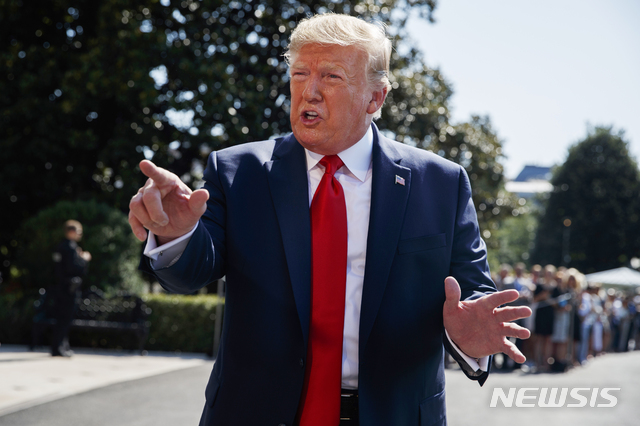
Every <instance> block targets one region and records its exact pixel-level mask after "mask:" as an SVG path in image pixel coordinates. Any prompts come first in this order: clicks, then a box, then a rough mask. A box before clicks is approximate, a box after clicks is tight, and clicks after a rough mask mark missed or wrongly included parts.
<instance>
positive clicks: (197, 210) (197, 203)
mask: <svg viewBox="0 0 640 426" xmlns="http://www.w3.org/2000/svg"><path fill="white" fill-rule="evenodd" d="M208 199H209V192H208V191H207V190H206V189H198V190H196V191H193V192H192V193H191V195H190V197H189V208H190V209H191V211H192V212H193V213H194V214H196V215H198V217H200V216H202V215H203V214H204V212H205V211H206V210H207V200H208Z"/></svg>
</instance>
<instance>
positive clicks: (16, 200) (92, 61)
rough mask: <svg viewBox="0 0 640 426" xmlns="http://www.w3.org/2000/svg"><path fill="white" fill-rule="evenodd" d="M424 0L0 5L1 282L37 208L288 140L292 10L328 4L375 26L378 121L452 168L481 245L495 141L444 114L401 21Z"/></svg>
mask: <svg viewBox="0 0 640 426" xmlns="http://www.w3.org/2000/svg"><path fill="white" fill-rule="evenodd" d="M435 6H436V1H435V0H408V1H398V0H377V1H374V0H363V1H362V0H360V1H353V2H350V1H345V2H334V1H329V0H325V1H297V0H270V1H268V2H257V1H246V2H238V1H234V0H202V1H196V0H183V1H180V2H178V1H175V0H174V1H173V2H172V1H170V0H126V1H125V0H104V1H101V2H95V1H89V0H58V1H56V2H50V1H45V0H33V1H29V2H26V1H22V0H0V21H1V22H2V24H3V25H0V35H1V36H2V38H1V39H0V40H2V42H1V43H2V45H1V46H2V47H1V48H0V140H1V141H2V144H3V146H2V147H3V149H2V150H0V197H2V199H3V200H5V202H7V201H8V203H9V205H10V209H8V210H7V213H6V214H7V218H6V219H5V221H3V223H2V224H0V255H2V258H3V263H2V265H1V267H2V272H3V275H4V276H6V275H7V269H8V268H9V266H10V265H11V262H13V260H14V257H15V251H16V248H17V247H18V246H19V245H20V244H23V242H21V241H19V240H18V239H17V238H16V234H15V229H16V228H17V227H18V225H19V224H20V223H22V222H23V221H25V220H26V219H28V218H29V217H32V216H33V215H34V214H36V213H37V212H38V211H39V210H40V209H42V208H44V207H46V206H50V205H52V204H54V203H55V202H57V201H60V200H75V199H81V200H86V199H97V200H99V201H102V202H106V203H108V204H110V205H112V206H114V207H116V208H119V209H121V210H122V211H126V210H127V206H128V202H129V199H130V197H131V195H132V194H134V193H135V191H136V190H137V188H138V187H139V185H140V184H141V183H142V181H143V176H142V175H141V174H140V172H139V170H138V168H137V164H138V162H139V161H140V160H141V159H143V158H145V157H146V158H152V159H153V161H154V162H156V163H157V164H159V165H160V166H163V167H166V168H169V169H170V170H171V171H173V172H175V173H176V174H178V175H179V176H181V177H182V178H183V180H185V181H186V182H191V184H192V185H193V186H196V185H197V184H198V180H199V178H200V177H201V172H202V167H203V166H204V161H205V159H206V157H207V155H208V154H209V153H210V152H211V151H212V150H214V149H221V148H224V147H227V146H230V145H233V144H237V143H243V142H246V141H250V140H261V139H268V138H271V137H273V136H275V135H280V134H284V133H287V132H288V131H289V130H290V125H289V117H288V107H289V98H288V93H289V92H288V78H289V77H288V75H287V72H286V70H287V67H286V64H285V63H284V61H283V56H282V54H283V52H284V49H285V47H286V44H287V40H288V36H289V34H290V33H291V31H292V29H293V28H295V25H296V23H297V22H298V21H299V20H300V19H302V18H303V17H305V16H307V15H309V14H311V13H319V12H320V13H321V12H326V11H333V12H336V13H348V14H352V15H360V16H363V17H364V18H365V19H376V20H379V21H381V22H384V23H386V24H387V25H388V28H389V31H390V34H391V35H392V37H393V39H394V45H395V46H396V49H395V51H394V54H393V58H392V66H391V68H392V70H393V75H392V76H391V80H392V83H393V87H394V88H393V90H392V92H391V95H390V96H389V99H388V100H387V102H386V104H385V106H384V111H383V118H382V119H381V120H379V122H378V125H379V127H380V128H381V129H385V131H387V132H388V133H390V134H391V135H393V136H394V137H396V138H397V139H398V140H401V141H404V142H405V143H410V144H415V145H416V146H420V147H422V148H427V149H433V150H434V151H435V152H438V153H440V154H441V155H443V156H445V157H447V158H451V159H453V160H454V161H461V162H462V163H463V165H464V166H465V168H466V169H467V171H468V172H469V174H470V177H471V179H472V184H473V186H474V201H475V202H476V205H477V206H479V208H480V209H481V210H480V216H479V219H480V223H481V227H482V229H483V230H484V235H485V238H489V237H490V232H491V230H493V229H495V228H496V226H497V219H498V218H500V217H503V215H507V216H508V215H510V214H511V213H512V212H513V206H512V204H513V202H512V201H510V200H508V198H507V197H506V196H505V195H504V193H503V192H500V191H501V187H502V181H503V175H502V166H501V165H500V160H501V158H502V154H501V146H500V142H499V140H498V139H497V137H496V135H495V133H494V132H493V130H492V129H491V126H490V123H489V120H488V118H472V120H471V121H470V122H469V123H462V124H457V125H456V124H452V123H450V122H449V115H448V114H449V113H448V110H449V108H448V102H449V98H450V96H451V90H450V89H449V87H448V84H447V82H446V81H445V79H444V78H443V76H442V75H441V74H440V72H439V71H438V70H434V69H430V68H429V67H427V66H426V65H425V63H424V60H423V58H422V56H421V55H420V54H419V52H418V51H417V49H415V48H414V47H413V46H412V45H411V42H410V40H409V38H408V36H407V33H406V30H405V28H406V25H405V24H406V22H407V20H408V18H409V16H410V14H414V15H415V14H419V15H420V16H422V17H423V18H426V19H428V20H432V19H433V11H434V9H435ZM27 176H28V178H27ZM483 206H484V210H482V208H483ZM487 232H488V233H487ZM489 242H490V241H489Z"/></svg>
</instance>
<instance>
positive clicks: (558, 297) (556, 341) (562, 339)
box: [551, 271, 572, 363]
mask: <svg viewBox="0 0 640 426" xmlns="http://www.w3.org/2000/svg"><path fill="white" fill-rule="evenodd" d="M567 280H568V274H566V273H564V272H560V271H558V272H556V275H555V282H556V285H555V286H554V288H553V291H552V292H551V299H552V300H553V304H552V306H553V309H554V312H553V333H552V335H551V343H552V346H553V359H554V360H555V361H557V362H560V363H564V362H565V361H567V360H568V359H570V358H571V356H570V354H568V353H567V342H568V341H569V332H570V327H571V296H572V295H571V290H570V288H569V284H568V281H567Z"/></svg>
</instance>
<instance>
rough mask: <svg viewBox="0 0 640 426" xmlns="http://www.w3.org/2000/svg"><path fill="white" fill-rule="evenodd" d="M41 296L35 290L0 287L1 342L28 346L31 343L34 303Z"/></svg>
mask: <svg viewBox="0 0 640 426" xmlns="http://www.w3.org/2000/svg"><path fill="white" fill-rule="evenodd" d="M39 296H40V295H39V294H38V293H37V291H35V289H26V290H25V289H24V288H21V287H20V286H18V285H12V286H8V287H7V286H4V287H0V342H2V343H16V344H28V343H29V342H30V341H31V320H32V319H33V316H34V314H35V311H36V310H35V305H34V302H35V301H36V300H38V298H39Z"/></svg>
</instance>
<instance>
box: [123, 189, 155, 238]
mask: <svg viewBox="0 0 640 426" xmlns="http://www.w3.org/2000/svg"><path fill="white" fill-rule="evenodd" d="M149 182H152V181H151V180H149ZM145 187H146V186H145ZM144 189H145V188H144V187H143V188H140V191H138V193H137V194H136V195H135V196H134V197H133V198H132V199H131V202H129V215H133V216H135V218H136V219H137V220H138V222H140V224H142V226H143V227H145V228H149V227H150V226H153V225H155V223H154V222H153V220H151V218H150V217H149V213H148V212H147V208H146V207H145V205H144V202H143V192H144Z"/></svg>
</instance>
